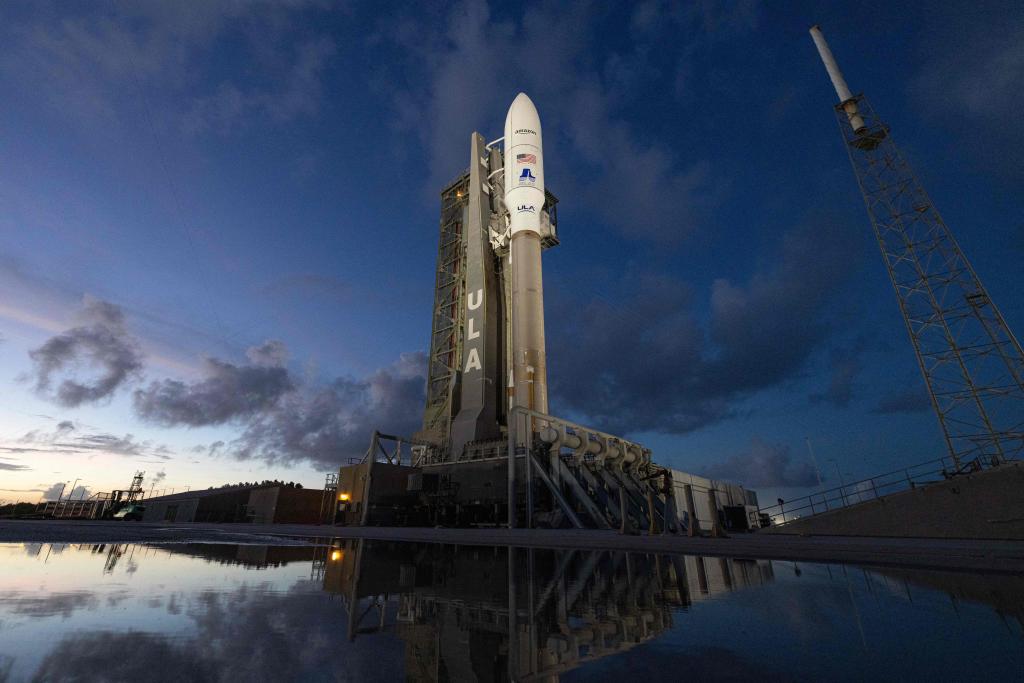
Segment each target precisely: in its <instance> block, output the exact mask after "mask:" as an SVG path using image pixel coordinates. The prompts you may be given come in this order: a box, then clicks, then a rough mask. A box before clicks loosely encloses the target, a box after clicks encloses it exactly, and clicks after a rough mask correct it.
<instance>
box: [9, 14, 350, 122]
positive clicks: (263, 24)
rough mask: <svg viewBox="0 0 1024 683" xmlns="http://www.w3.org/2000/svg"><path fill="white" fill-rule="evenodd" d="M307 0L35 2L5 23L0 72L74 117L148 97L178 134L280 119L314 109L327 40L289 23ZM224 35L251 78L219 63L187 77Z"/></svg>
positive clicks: (109, 115)
mask: <svg viewBox="0 0 1024 683" xmlns="http://www.w3.org/2000/svg"><path fill="white" fill-rule="evenodd" d="M317 4H320V3H318V2H317V1H316V0H312V1H310V2H305V1H303V0H289V2H280V3H275V2H256V3H252V2H203V3H199V4H198V5H197V6H196V7H194V8H192V9H191V10H190V11H189V12H180V11H178V10H177V8H176V7H175V6H174V3H166V2H146V3H113V4H110V5H106V6H103V7H100V8H96V11H91V12H59V11H57V9H56V8H55V9H54V10H48V9H47V8H45V7H44V8H41V9H40V11H38V12H35V13H32V14H31V15H30V16H29V15H26V16H25V17H17V18H13V19H12V20H11V21H9V22H8V23H9V24H10V25H11V26H10V30H9V32H8V33H7V34H6V35H5V36H4V38H6V43H5V47H6V48H7V49H6V50H5V52H4V54H3V56H2V58H0V73H4V74H5V75H8V76H10V77H11V78H12V79H14V80H15V82H19V81H20V80H22V79H24V74H25V73H28V74H32V75H34V76H36V77H37V78H38V79H40V80H43V81H45V82H47V83H50V84H51V87H50V88H47V89H46V90H45V91H44V92H41V93H39V97H40V98H41V99H44V101H45V104H47V105H49V106H51V107H53V108H54V109H57V110H59V111H61V112H62V113H66V112H74V116H73V121H74V123H75V124H78V125H82V124H91V125H93V126H103V125H109V124H111V123H114V122H116V121H118V120H121V119H122V117H123V116H124V112H125V111H127V110H130V109H131V108H132V107H133V106H137V100H138V99H139V98H143V99H144V100H146V101H148V102H151V103H155V104H153V105H152V106H153V110H154V111H153V112H152V117H153V119H154V122H153V123H154V124H155V125H157V126H160V127H162V128H171V127H173V128H176V129H178V130H181V131H182V132H183V133H185V134H186V135H188V134H205V133H209V132H216V133H225V134H231V133H233V132H235V131H237V130H239V129H241V128H243V127H244V126H245V125H246V124H248V123H251V122H253V121H259V122H269V123H274V124H284V123H288V122H291V121H293V120H295V119H297V118H300V117H308V116H312V115H315V114H317V113H318V112H319V109H320V104H321V101H322V95H323V79H324V73H325V69H326V67H327V66H328V64H329V61H330V58H331V57H332V56H333V55H334V53H335V50H336V47H335V44H334V42H333V41H332V40H331V39H330V38H328V37H327V36H326V35H324V32H323V31H321V30H309V27H308V26H307V27H306V29H305V30H302V31H299V30H297V27H296V25H295V21H296V19H297V18H298V17H300V16H302V13H301V11H302V10H308V9H309V8H310V7H313V6H315V5H317ZM225 34H227V35H225ZM297 36H299V38H298V39H296V37H297ZM228 38H230V40H228ZM228 43H230V44H231V47H232V50H233V52H234V53H235V54H236V55H237V58H238V59H241V60H244V61H245V63H247V64H250V65H253V68H254V69H257V70H258V73H259V78H256V79H249V80H248V81H243V80H241V79H235V78H230V77H229V74H228V73H227V72H225V71H223V70H219V71H217V72H216V73H215V74H214V77H212V78H208V79H206V78H204V79H199V80H197V79H195V78H193V77H192V76H191V74H195V73H197V69H198V68H199V66H200V63H201V61H202V60H203V59H204V58H206V57H207V55H208V50H209V49H210V47H211V46H212V45H215V44H219V45H222V46H223V45H225V44H228ZM247 73H248V72H247ZM147 106H149V105H147Z"/></svg>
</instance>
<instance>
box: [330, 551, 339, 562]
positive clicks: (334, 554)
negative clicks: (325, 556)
mask: <svg viewBox="0 0 1024 683" xmlns="http://www.w3.org/2000/svg"><path fill="white" fill-rule="evenodd" d="M340 559H341V551H340V550H332V551H331V562H337V561H338V560H340Z"/></svg>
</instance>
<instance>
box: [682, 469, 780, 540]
mask: <svg viewBox="0 0 1024 683" xmlns="http://www.w3.org/2000/svg"><path fill="white" fill-rule="evenodd" d="M672 486H673V489H674V495H675V499H676V510H677V511H678V513H679V521H680V523H681V524H682V525H683V526H684V528H685V526H686V524H687V522H688V520H689V516H690V509H691V505H692V511H693V516H694V517H695V518H696V520H697V528H698V530H700V531H704V532H707V531H711V528H712V525H713V522H714V521H715V520H717V521H718V523H719V524H720V525H721V528H722V529H724V530H727V531H748V530H751V529H757V528H759V526H760V524H759V519H758V506H757V492H756V491H751V490H750V489H745V488H743V487H742V486H739V485H738V484H730V483H727V482H724V481H718V480H715V479H708V478H707V477H701V476H699V475H696V474H690V473H689V472H683V471H681V470H672Z"/></svg>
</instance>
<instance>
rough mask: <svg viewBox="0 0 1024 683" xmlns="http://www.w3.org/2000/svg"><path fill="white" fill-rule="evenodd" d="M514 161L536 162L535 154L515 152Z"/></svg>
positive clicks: (522, 162)
mask: <svg viewBox="0 0 1024 683" xmlns="http://www.w3.org/2000/svg"><path fill="white" fill-rule="evenodd" d="M516 161H518V162H519V163H521V164H535V163H537V155H536V154H517V155H516Z"/></svg>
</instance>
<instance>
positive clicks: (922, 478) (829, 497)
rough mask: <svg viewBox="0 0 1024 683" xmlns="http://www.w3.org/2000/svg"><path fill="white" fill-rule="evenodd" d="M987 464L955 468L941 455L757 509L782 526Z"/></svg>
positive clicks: (907, 489)
mask: <svg viewBox="0 0 1024 683" xmlns="http://www.w3.org/2000/svg"><path fill="white" fill-rule="evenodd" d="M990 466H992V465H990V464H988V463H984V462H983V461H982V460H980V459H975V460H972V461H970V462H967V463H963V464H962V465H961V466H960V467H959V468H958V467H957V466H956V464H955V463H954V462H953V459H952V458H950V457H941V458H938V459H937V460H929V461H927V462H923V463H920V464H918V465H911V466H910V467H904V468H903V469H899V470H893V471H892V472H886V473H885V474H880V475H877V476H874V477H871V478H869V479H862V480H860V481H855V482H852V483H849V484H843V485H842V486H837V487H835V488H831V489H826V490H824V491H817V492H815V493H812V494H810V495H808V496H803V497H802V498H797V499H795V500H789V501H784V502H782V503H780V504H777V505H772V506H771V507H764V508H759V512H760V513H761V514H762V515H765V514H767V515H768V516H769V518H770V519H771V522H772V525H773V526H782V525H784V524H788V523H790V522H795V521H796V520H798V519H802V518H806V517H809V516H811V515H817V514H820V513H823V512H830V511H832V510H839V509H841V508H846V507H850V506H852V505H858V504H860V503H866V502H868V501H870V500H875V499H877V498H882V497H883V496H888V495H892V494H894V493H899V492H901V491H909V490H911V489H913V488H916V487H917V486H922V485H925V484H931V483H934V482H937V481H943V480H946V479H950V478H952V477H955V476H957V475H961V474H969V473H971V472H979V471H981V470H982V469H986V468H987V467H990Z"/></svg>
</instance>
